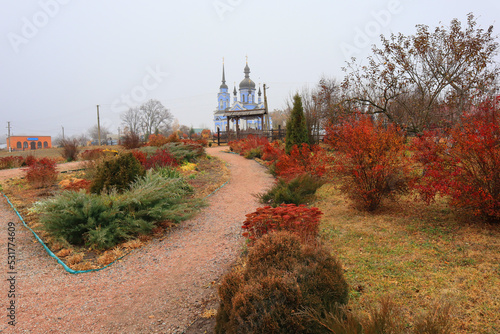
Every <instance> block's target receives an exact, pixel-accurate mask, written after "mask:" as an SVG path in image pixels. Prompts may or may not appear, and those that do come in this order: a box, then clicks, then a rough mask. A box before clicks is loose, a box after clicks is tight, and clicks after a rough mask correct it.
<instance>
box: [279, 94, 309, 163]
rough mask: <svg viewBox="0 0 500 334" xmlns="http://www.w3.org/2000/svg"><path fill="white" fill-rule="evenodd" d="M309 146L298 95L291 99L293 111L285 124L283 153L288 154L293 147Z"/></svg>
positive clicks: (304, 119) (300, 100)
mask: <svg viewBox="0 0 500 334" xmlns="http://www.w3.org/2000/svg"><path fill="white" fill-rule="evenodd" d="M301 144H309V135H308V134H307V124H306V118H305V115H304V109H303V108H302V99H301V98H300V96H299V94H295V96H294V97H293V109H292V111H291V113H290V117H289V118H288V120H287V122H286V138H285V151H286V153H287V154H288V153H290V151H291V150H292V147H293V145H299V146H300V145H301Z"/></svg>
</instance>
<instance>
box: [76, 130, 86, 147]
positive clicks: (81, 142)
mask: <svg viewBox="0 0 500 334" xmlns="http://www.w3.org/2000/svg"><path fill="white" fill-rule="evenodd" d="M75 139H76V140H77V141H78V144H79V145H80V146H87V142H88V141H89V136H87V135H86V134H85V133H82V134H81V135H79V136H77V137H75Z"/></svg>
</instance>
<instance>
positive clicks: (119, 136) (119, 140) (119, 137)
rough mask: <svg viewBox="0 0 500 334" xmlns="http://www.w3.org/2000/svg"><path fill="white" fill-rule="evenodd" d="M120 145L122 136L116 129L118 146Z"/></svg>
mask: <svg viewBox="0 0 500 334" xmlns="http://www.w3.org/2000/svg"><path fill="white" fill-rule="evenodd" d="M121 144H122V134H121V131H120V128H118V145H121Z"/></svg>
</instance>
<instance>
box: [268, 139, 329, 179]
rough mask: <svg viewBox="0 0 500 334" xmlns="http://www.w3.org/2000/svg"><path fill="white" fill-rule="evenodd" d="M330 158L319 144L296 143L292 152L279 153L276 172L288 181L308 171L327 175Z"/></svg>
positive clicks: (318, 174)
mask: <svg viewBox="0 0 500 334" xmlns="http://www.w3.org/2000/svg"><path fill="white" fill-rule="evenodd" d="M329 160H330V159H329V158H328V157H327V155H326V151H325V150H324V149H322V148H321V147H319V146H317V145H311V146H310V145H308V144H302V145H301V146H298V145H294V146H293V147H292V150H291V151H290V154H285V153H284V152H282V154H280V155H279V157H278V160H277V161H276V165H275V167H274V174H275V175H276V176H278V177H280V178H282V179H284V180H286V181H291V180H292V179H294V178H296V177H298V176H299V175H302V174H304V173H308V174H310V175H312V176H316V177H319V178H321V177H322V176H323V175H325V173H326V170H327V164H328V163H329Z"/></svg>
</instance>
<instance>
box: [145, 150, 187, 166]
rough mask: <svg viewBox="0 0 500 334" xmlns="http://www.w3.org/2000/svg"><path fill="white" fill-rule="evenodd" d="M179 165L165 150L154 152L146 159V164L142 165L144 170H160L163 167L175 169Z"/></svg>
mask: <svg viewBox="0 0 500 334" xmlns="http://www.w3.org/2000/svg"><path fill="white" fill-rule="evenodd" d="M178 164H179V163H178V161H177V159H175V157H174V156H173V155H172V154H171V153H170V152H169V151H167V150H160V149H158V150H156V152H155V153H154V154H152V155H150V156H149V157H147V159H146V163H145V164H144V168H146V169H151V168H161V167H165V166H171V167H175V166H177V165H178Z"/></svg>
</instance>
